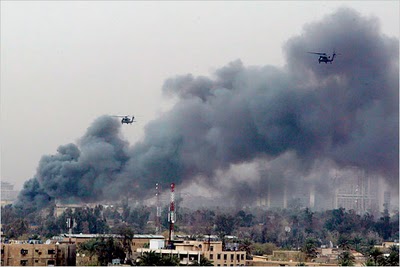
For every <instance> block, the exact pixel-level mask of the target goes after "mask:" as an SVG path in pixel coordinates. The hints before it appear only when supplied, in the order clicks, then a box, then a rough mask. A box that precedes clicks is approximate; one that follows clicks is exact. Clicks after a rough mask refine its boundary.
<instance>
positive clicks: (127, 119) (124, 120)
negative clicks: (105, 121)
mask: <svg viewBox="0 0 400 267" xmlns="http://www.w3.org/2000/svg"><path fill="white" fill-rule="evenodd" d="M113 117H118V118H122V119H121V123H122V124H124V123H126V124H132V122H135V120H134V119H135V116H133V115H132V119H131V118H129V116H113Z"/></svg>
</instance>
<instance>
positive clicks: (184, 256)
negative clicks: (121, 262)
mask: <svg viewBox="0 0 400 267" xmlns="http://www.w3.org/2000/svg"><path fill="white" fill-rule="evenodd" d="M136 251H137V252H138V253H140V254H142V253H144V252H150V251H154V252H155V253H157V254H161V255H175V256H177V257H178V258H179V260H180V263H181V264H190V263H195V262H197V263H199V262H200V257H201V256H204V257H206V258H207V259H209V260H210V261H212V262H213V264H214V266H244V265H245V261H246V251H226V250H223V249H222V241H196V240H183V241H174V248H173V249H151V248H139V249H137V250H136Z"/></svg>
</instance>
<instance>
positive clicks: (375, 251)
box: [369, 248, 383, 266]
mask: <svg viewBox="0 0 400 267" xmlns="http://www.w3.org/2000/svg"><path fill="white" fill-rule="evenodd" d="M369 257H370V258H371V259H372V260H373V262H374V265H375V266H376V265H378V261H380V260H381V258H382V257H383V253H382V251H380V250H379V248H372V249H371V250H370V252H369Z"/></svg>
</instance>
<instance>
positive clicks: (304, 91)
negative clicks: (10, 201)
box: [19, 8, 399, 208]
mask: <svg viewBox="0 0 400 267" xmlns="http://www.w3.org/2000/svg"><path fill="white" fill-rule="evenodd" d="M266 38H267V37H266ZM334 50H335V51H336V52H337V53H338V54H339V55H338V56H337V57H336V58H335V60H334V62H332V64H329V63H328V64H325V63H321V64H319V63H318V56H316V55H312V54H310V53H308V52H310V51H317V52H326V53H328V54H331V53H332V52H333V51H334ZM283 51H284V54H285V59H286V64H285V66H284V67H276V66H272V65H268V62H266V65H264V66H246V65H245V64H244V63H243V62H242V61H241V60H240V59H237V60H235V61H232V62H229V63H227V64H226V65H225V66H222V67H220V68H219V69H217V70H216V71H215V72H214V73H212V74H211V75H210V76H197V75H196V74H195V73H194V74H186V73H184V74H177V75H176V76H173V77H170V78H168V79H166V80H165V82H164V84H163V86H162V91H163V93H164V95H165V97H170V98H174V99H176V103H175V105H174V106H173V107H172V108H171V109H170V110H169V111H167V112H164V113H163V114H161V115H160V116H159V117H158V118H156V119H155V120H153V121H150V122H148V123H147V124H146V126H145V130H144V138H143V140H140V141H138V142H137V143H134V144H130V143H129V142H128V141H127V140H125V138H124V137H123V135H122V132H121V127H135V125H132V126H131V125H129V126H125V125H121V123H120V121H119V120H117V119H115V118H113V117H111V116H109V115H103V116H100V117H98V118H96V119H95V120H94V121H93V123H92V124H91V125H90V126H89V127H88V129H87V130H86V133H85V134H84V135H83V136H82V137H81V138H80V139H79V141H78V142H76V143H70V144H65V145H60V147H59V148H58V150H57V152H56V153H55V154H53V155H44V156H43V157H42V158H41V160H40V162H39V164H38V167H37V173H36V175H35V176H34V177H33V178H32V179H30V180H29V181H27V182H26V183H25V185H24V188H23V190H22V191H21V193H20V195H19V204H24V205H33V206H36V207H38V208H40V207H43V206H45V205H46V204H48V203H49V202H50V201H52V200H54V199H59V200H64V201H76V202H80V201H100V200H104V199H118V198H119V197H121V196H129V197H132V198H137V199H142V198H146V197H149V195H150V196H152V195H151V194H149V193H148V192H150V191H151V190H154V185H155V183H157V182H159V183H163V184H169V183H171V182H174V183H175V184H177V186H181V187H185V186H190V185H191V184H193V183H198V184H200V185H202V187H204V188H208V187H209V188H212V191H213V192H218V190H219V189H220V190H221V191H220V194H221V195H226V197H228V198H231V199H235V200H236V201H238V202H239V203H241V204H243V205H244V204H252V203H254V201H255V200H256V197H257V196H258V195H259V192H260V190H263V189H265V188H267V186H268V184H270V185H271V184H277V185H280V184H283V182H285V183H288V184H290V183H293V182H294V181H295V180H296V179H300V178H301V179H304V180H305V181H306V183H307V184H309V186H310V187H311V186H313V187H316V188H319V190H327V191H329V190H330V187H329V186H328V185H329V184H330V183H331V180H330V178H332V175H333V173H334V171H337V170H345V169H348V168H357V169H360V170H363V171H365V172H366V173H368V174H370V175H373V176H374V177H376V179H383V180H384V181H385V182H386V183H387V184H390V187H391V188H393V190H394V193H395V194H398V187H399V179H398V177H399V166H398V163H399V162H398V151H399V116H398V114H399V68H398V66H399V53H398V51H399V42H398V39H396V38H391V37H388V36H386V35H384V34H383V33H382V32H381V29H380V27H379V21H378V20H377V19H374V18H370V17H363V16H361V15H360V14H359V13H357V12H356V11H354V10H352V9H347V8H341V9H338V10H336V11H334V12H332V14H330V15H328V16H326V17H324V18H323V19H322V20H320V21H314V22H312V23H309V24H307V25H305V26H304V28H303V32H302V34H300V35H297V36H293V37H291V38H290V39H288V40H287V42H286V43H285V45H284V46H283ZM212 56H213V55H210V57H212ZM223 188H225V189H226V190H223Z"/></svg>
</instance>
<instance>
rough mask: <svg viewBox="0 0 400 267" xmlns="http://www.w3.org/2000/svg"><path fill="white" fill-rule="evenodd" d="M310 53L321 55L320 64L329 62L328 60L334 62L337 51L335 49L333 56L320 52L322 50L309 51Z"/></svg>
mask: <svg viewBox="0 0 400 267" xmlns="http://www.w3.org/2000/svg"><path fill="white" fill-rule="evenodd" d="M308 53H310V54H315V55H319V58H318V64H320V63H321V62H325V64H327V63H328V62H329V63H331V64H332V62H333V60H334V59H335V56H336V55H339V54H336V52H335V51H333V53H332V58H331V57H330V56H328V55H327V54H326V53H320V52H308Z"/></svg>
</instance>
